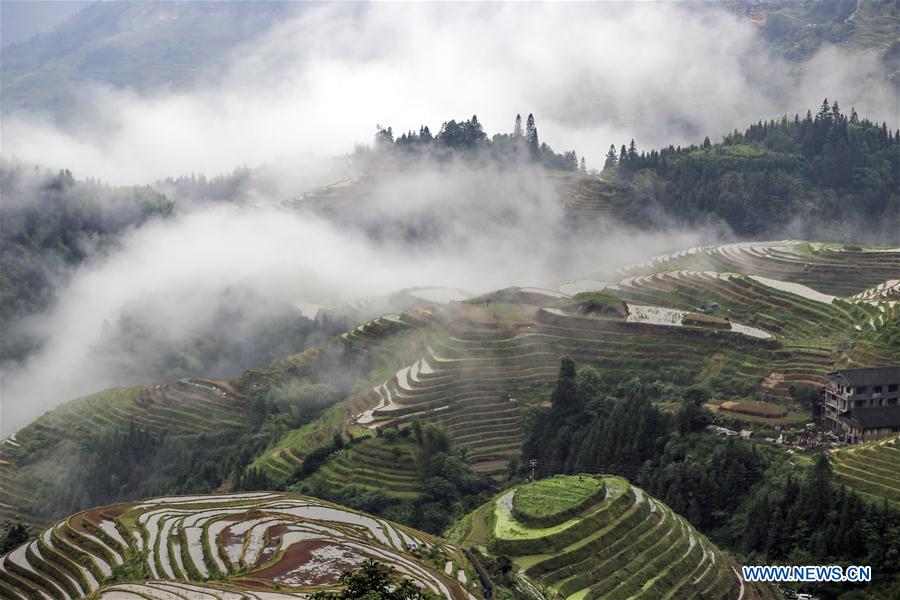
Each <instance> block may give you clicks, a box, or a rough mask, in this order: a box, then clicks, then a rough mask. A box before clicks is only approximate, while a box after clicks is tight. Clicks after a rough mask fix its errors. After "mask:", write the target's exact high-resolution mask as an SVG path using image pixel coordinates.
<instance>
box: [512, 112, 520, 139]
mask: <svg viewBox="0 0 900 600" xmlns="http://www.w3.org/2000/svg"><path fill="white" fill-rule="evenodd" d="M513 137H517V138H520V137H522V115H516V124H515V126H514V127H513Z"/></svg>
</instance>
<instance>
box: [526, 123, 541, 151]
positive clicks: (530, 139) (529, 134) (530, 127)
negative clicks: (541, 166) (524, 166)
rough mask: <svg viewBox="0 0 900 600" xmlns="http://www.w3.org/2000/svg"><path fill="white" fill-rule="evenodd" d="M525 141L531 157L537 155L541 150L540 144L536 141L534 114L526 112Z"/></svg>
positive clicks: (536, 131) (536, 132)
mask: <svg viewBox="0 0 900 600" xmlns="http://www.w3.org/2000/svg"><path fill="white" fill-rule="evenodd" d="M525 141H526V142H527V143H528V149H529V151H530V152H531V155H532V156H533V157H537V156H539V155H540V152H541V144H540V142H539V141H538V130H537V127H536V126H535V124H534V115H533V114H531V113H528V119H527V120H526V121H525Z"/></svg>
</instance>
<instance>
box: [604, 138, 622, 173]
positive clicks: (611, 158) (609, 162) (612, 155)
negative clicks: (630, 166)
mask: <svg viewBox="0 0 900 600" xmlns="http://www.w3.org/2000/svg"><path fill="white" fill-rule="evenodd" d="M618 163H619V159H618V158H617V156H616V145H615V144H610V145H609V150H608V151H607V153H606V160H605V161H603V170H604V171H605V170H606V169H611V168H613V167H615V166H616V165H617V164H618Z"/></svg>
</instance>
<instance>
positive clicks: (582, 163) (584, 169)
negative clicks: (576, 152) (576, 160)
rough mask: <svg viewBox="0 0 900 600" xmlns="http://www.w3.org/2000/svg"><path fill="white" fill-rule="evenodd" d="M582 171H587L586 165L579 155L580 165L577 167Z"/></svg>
mask: <svg viewBox="0 0 900 600" xmlns="http://www.w3.org/2000/svg"><path fill="white" fill-rule="evenodd" d="M578 170H579V171H581V172H582V173H587V165H585V164H584V157H583V156H582V157H581V166H580V167H579V168H578Z"/></svg>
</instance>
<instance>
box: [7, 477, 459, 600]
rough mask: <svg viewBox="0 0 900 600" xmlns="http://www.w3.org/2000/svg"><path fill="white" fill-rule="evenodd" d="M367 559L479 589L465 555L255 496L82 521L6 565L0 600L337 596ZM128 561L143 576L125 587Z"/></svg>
mask: <svg viewBox="0 0 900 600" xmlns="http://www.w3.org/2000/svg"><path fill="white" fill-rule="evenodd" d="M366 559H375V560H378V561H379V562H382V563H384V564H388V565H391V566H393V567H394V569H395V570H396V572H397V573H398V574H401V575H403V576H405V577H407V578H410V579H412V580H413V581H414V582H416V583H417V584H418V585H421V586H423V587H424V588H426V589H428V590H430V591H432V592H433V593H436V594H438V595H440V596H442V597H444V598H447V599H448V600H467V599H469V598H471V597H472V596H471V595H470V592H469V590H470V589H471V590H472V591H474V592H477V588H476V587H475V583H474V582H470V579H471V578H470V577H469V575H467V571H466V569H467V568H468V567H467V562H466V560H465V557H464V556H463V555H462V554H461V553H460V552H459V551H458V550H457V549H456V548H455V547H453V546H451V545H449V544H447V543H445V542H444V541H442V540H440V539H438V538H435V537H433V536H429V535H427V534H424V533H421V532H418V531H415V530H412V529H409V528H406V527H403V526H401V525H396V524H394V523H390V522H388V521H385V520H383V519H377V518H374V517H370V516H368V515H365V514H362V513H357V512H354V511H350V510H348V509H345V508H342V507H340V506H337V505H332V504H329V503H326V502H323V501H320V500H316V499H314V498H307V497H304V496H297V495H292V494H276V493H267V492H254V493H243V494H228V495H217V496H180V497H164V498H155V499H152V500H145V501H143V502H134V503H127V504H117V505H112V506H105V507H100V508H95V509H91V510H88V511H84V512H81V513H78V514H75V515H73V516H71V517H69V518H67V519H64V520H62V521H59V522H58V523H54V524H53V525H51V526H50V527H47V528H46V529H44V530H43V531H42V532H41V533H40V535H39V536H38V537H37V539H36V540H34V541H32V542H29V543H26V544H24V545H22V546H20V547H19V548H17V549H15V550H13V551H12V552H10V553H9V554H7V555H5V556H3V557H0V595H2V596H3V597H4V598H10V599H15V600H24V599H26V598H43V599H47V598H52V599H59V600H66V599H69V598H83V597H86V596H89V595H91V594H94V593H97V595H98V596H99V597H101V598H132V597H133V598H141V597H144V598H197V597H203V598H223V599H225V598H247V597H249V598H274V597H283V596H284V595H293V594H298V595H299V594H301V593H309V592H313V591H317V590H322V589H330V588H334V587H335V586H337V585H338V577H339V576H340V575H341V573H342V572H344V571H346V570H352V569H353V568H354V567H355V566H357V565H359V564H361V563H362V561H363V560H366ZM123 565H127V566H128V571H129V572H130V574H131V575H132V577H133V576H134V575H135V573H137V574H138V575H141V574H143V575H144V576H145V577H143V578H142V579H143V580H138V581H128V582H125V581H121V580H120V576H121V573H122V572H123V570H122V566H123ZM210 579H212V580H214V582H210V583H206V582H207V580H210ZM276 591H277V595H276V593H275V592H276ZM198 594H209V596H205V595H198Z"/></svg>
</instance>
